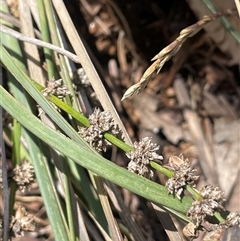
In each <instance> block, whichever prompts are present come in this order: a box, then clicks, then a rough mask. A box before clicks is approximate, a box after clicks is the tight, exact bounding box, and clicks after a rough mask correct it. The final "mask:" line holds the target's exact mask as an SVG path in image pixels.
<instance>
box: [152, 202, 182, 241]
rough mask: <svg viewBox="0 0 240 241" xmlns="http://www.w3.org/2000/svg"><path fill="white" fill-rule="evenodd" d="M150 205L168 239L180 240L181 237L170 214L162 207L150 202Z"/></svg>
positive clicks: (172, 240)
mask: <svg viewBox="0 0 240 241" xmlns="http://www.w3.org/2000/svg"><path fill="white" fill-rule="evenodd" d="M152 206H153V208H154V210H155V212H156V214H157V216H158V218H159V220H160V222H161V223H162V225H163V228H164V229H165V232H166V233H167V235H168V238H169V240H170V241H182V240H183V239H182V238H181V236H180V235H179V233H178V230H177V229H176V226H175V224H174V223H173V221H172V219H171V216H170V215H169V214H168V213H167V212H166V211H165V210H163V209H162V208H160V207H159V206H157V205H156V204H153V203H152Z"/></svg>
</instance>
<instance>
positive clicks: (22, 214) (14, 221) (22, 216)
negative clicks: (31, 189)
mask: <svg viewBox="0 0 240 241" xmlns="http://www.w3.org/2000/svg"><path fill="white" fill-rule="evenodd" d="M10 230H11V232H12V233H13V236H14V237H21V236H24V231H31V232H33V231H35V230H36V224H35V221H34V218H33V215H31V214H28V213H27V211H26V209H25V207H23V206H19V207H18V208H17V210H16V213H15V216H11V222H10Z"/></svg>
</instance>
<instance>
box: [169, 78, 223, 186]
mask: <svg viewBox="0 0 240 241" xmlns="http://www.w3.org/2000/svg"><path fill="white" fill-rule="evenodd" d="M173 86H174V89H175V91H176V95H177V99H178V102H179V105H180V106H181V107H182V108H183V115H184V119H185V120H186V122H187V123H188V127H189V131H190V133H191V136H192V141H193V143H194V144H195V145H196V147H197V149H198V153H199V159H200V165H201V167H202V170H203V173H204V175H205V177H206V178H207V180H208V182H210V183H212V184H213V185H215V186H219V183H218V176H217V173H216V171H215V168H214V167H215V163H214V157H213V155H212V154H211V151H210V149H209V146H208V145H207V143H206V141H205V138H204V135H203V133H202V130H201V126H200V121H199V118H198V116H197V114H196V112H195V111H193V110H192V109H191V101H190V98H189V95H188V92H187V89H186V86H185V84H184V81H183V79H182V78H181V77H180V76H178V77H177V78H176V79H175V81H174V83H173Z"/></svg>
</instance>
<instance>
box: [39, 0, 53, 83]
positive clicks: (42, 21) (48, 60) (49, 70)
mask: <svg viewBox="0 0 240 241" xmlns="http://www.w3.org/2000/svg"><path fill="white" fill-rule="evenodd" d="M37 6H38V13H39V19H40V26H41V33H42V39H43V41H45V42H51V37H50V34H49V28H48V23H47V18H46V13H45V7H44V4H43V0H37ZM43 51H44V54H45V59H46V64H47V73H48V79H51V78H53V77H54V73H55V71H54V70H55V65H54V63H53V58H52V51H51V50H50V49H49V48H44V49H43Z"/></svg>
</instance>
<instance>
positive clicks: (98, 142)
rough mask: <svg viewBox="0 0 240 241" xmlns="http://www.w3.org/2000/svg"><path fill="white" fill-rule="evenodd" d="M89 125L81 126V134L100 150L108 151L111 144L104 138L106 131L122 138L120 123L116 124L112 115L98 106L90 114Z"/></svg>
mask: <svg viewBox="0 0 240 241" xmlns="http://www.w3.org/2000/svg"><path fill="white" fill-rule="evenodd" d="M89 123H90V126H89V127H81V128H80V130H79V134H80V135H81V136H82V137H83V138H84V140H85V141H86V142H88V143H89V144H90V145H91V146H92V147H93V148H94V149H96V150H97V151H98V152H100V151H106V148H107V145H111V143H110V142H109V141H107V140H106V139H105V138H104V133H106V132H108V133H111V134H113V135H115V136H118V137H119V138H121V136H122V132H121V130H120V129H119V127H118V125H115V124H114V120H113V117H112V115H111V114H110V113H109V112H107V111H103V112H101V111H100V109H98V108H96V109H95V110H94V112H93V113H92V114H91V115H90V116H89Z"/></svg>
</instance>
